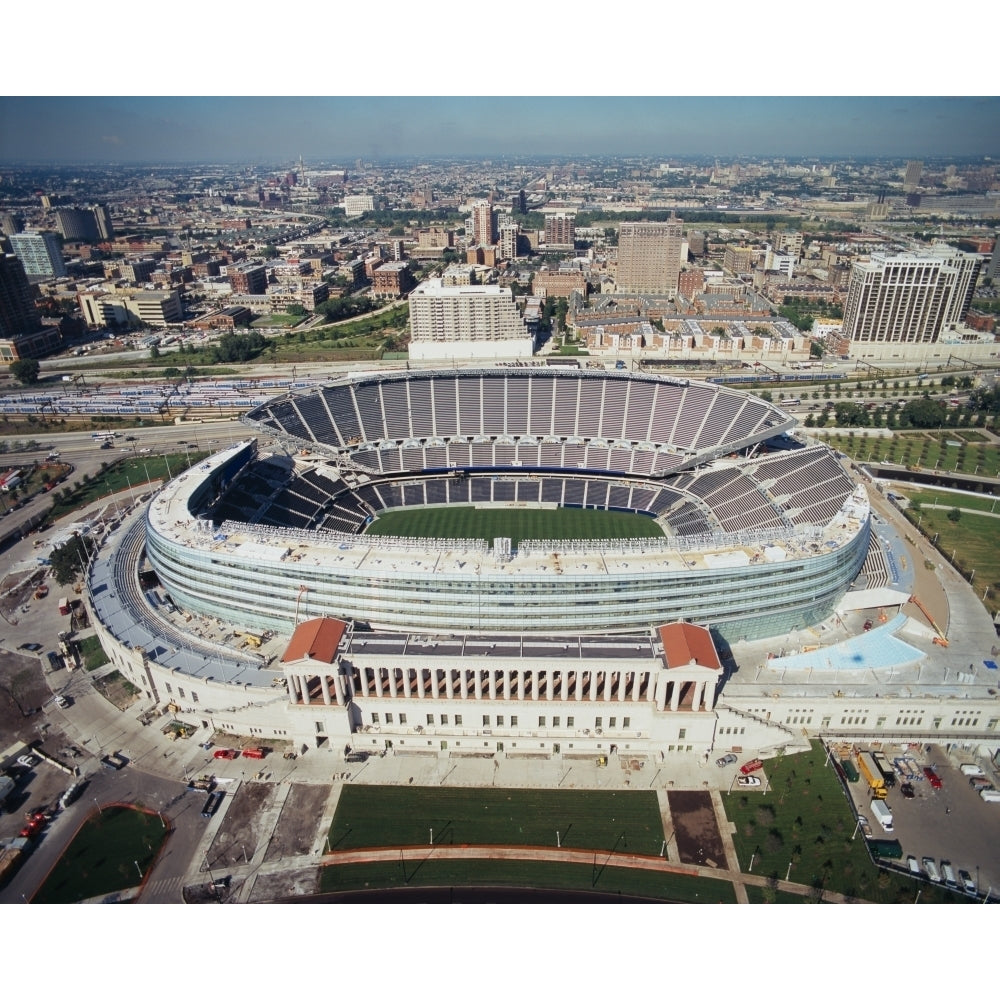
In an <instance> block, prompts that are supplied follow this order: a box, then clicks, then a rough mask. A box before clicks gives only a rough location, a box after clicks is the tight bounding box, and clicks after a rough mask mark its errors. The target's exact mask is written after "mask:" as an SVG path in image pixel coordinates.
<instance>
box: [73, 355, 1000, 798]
mask: <svg viewBox="0 0 1000 1000" xmlns="http://www.w3.org/2000/svg"><path fill="white" fill-rule="evenodd" d="M244 420H245V422H246V423H247V424H248V425H249V427H250V428H252V431H253V433H252V435H250V436H248V438H247V439H246V440H245V441H243V442H240V443H237V444H233V445H232V446H231V447H229V448H226V449H225V450H223V451H220V452H218V453H216V454H214V455H211V456H209V457H208V458H206V459H204V460H202V461H200V462H199V463H198V464H197V465H195V466H192V467H191V468H190V469H188V470H187V471H186V472H184V473H183V474H181V475H180V476H178V477H176V478H175V479H173V480H171V481H170V482H168V483H167V484H166V485H165V486H163V487H162V488H161V489H160V490H158V491H157V492H156V493H155V494H153V496H152V497H151V498H150V499H149V500H147V501H143V502H141V503H138V504H135V505H134V507H133V509H132V510H131V511H130V512H129V513H128V514H127V515H126V516H125V517H123V519H122V521H121V522H120V524H118V525H116V526H115V527H114V528H113V529H112V530H111V531H109V532H108V533H107V534H106V536H105V537H104V538H103V539H102V545H101V547H100V549H99V550H98V552H97V554H96V555H95V557H94V558H93V559H92V560H91V563H90V565H89V566H88V567H87V575H88V595H89V601H90V606H91V611H92V615H91V618H92V621H93V623H94V627H95V630H96V633H97V635H98V637H99V638H100V641H101V644H102V646H103V648H104V650H105V651H106V652H107V654H108V656H109V657H110V659H111V660H112V661H113V663H114V664H115V666H116V667H117V668H118V669H120V670H121V672H122V673H123V674H124V676H125V677H126V678H127V679H128V680H129V681H130V682H131V683H132V684H134V685H135V686H136V688H137V689H139V691H140V692H141V694H142V696H143V698H144V700H143V703H142V704H143V706H144V711H145V712H146V715H147V717H148V718H149V719H150V720H152V719H154V718H155V717H156V716H157V715H160V714H162V713H163V712H170V713H173V714H174V715H175V716H176V717H178V718H179V719H182V720H183V721H184V726H183V727H182V728H183V729H184V730H185V731H186V732H189V733H190V731H191V728H192V727H194V731H207V733H209V734H230V735H231V736H233V737H236V738H240V739H249V740H253V741H256V742H260V741H262V740H271V741H273V744H274V745H275V746H276V747H277V746H280V745H281V744H282V743H285V744H291V746H292V747H294V748H295V749H296V750H298V751H301V750H302V749H304V748H306V747H311V748H325V749H327V750H333V749H343V748H346V749H347V750H348V751H349V752H351V753H354V752H362V751H363V752H366V753H374V752H377V753H379V754H382V755H386V754H391V755H402V756H407V755H422V756H427V757H428V758H430V763H429V764H428V766H429V767H432V768H433V767H437V766H439V764H438V763H435V762H440V761H442V760H446V759H448V758H450V757H455V756H472V757H483V758H493V760H494V762H495V761H496V759H497V757H498V756H503V757H505V758H510V757H517V756H522V757H528V758H537V757H545V758H550V757H554V756H558V757H559V758H560V759H563V760H565V759H569V758H573V757H581V758H587V757H590V758H591V760H593V759H594V757H595V756H596V757H597V758H598V759H599V760H601V759H605V756H602V755H607V754H609V753H617V754H619V755H624V756H622V761H623V766H625V764H626V763H627V762H628V761H635V760H640V761H641V760H642V759H643V758H646V759H655V760H656V761H659V762H662V761H664V760H665V759H667V758H668V757H669V756H670V755H672V754H677V753H683V754H685V755H690V754H701V755H702V757H701V759H702V760H703V761H704V760H707V759H708V755H709V754H710V753H711V752H712V751H714V750H717V749H720V748H727V749H730V750H743V751H756V752H764V751H768V750H774V749H775V748H778V747H785V748H793V747H795V746H805V745H807V742H806V741H807V740H808V738H809V736H811V735H823V736H826V737H827V738H831V737H836V736H838V735H840V736H845V737H851V738H868V739H875V738H879V739H899V740H901V741H904V742H905V741H908V740H912V739H923V738H928V737H930V736H931V735H934V736H936V738H941V736H942V734H951V735H953V736H954V737H955V738H956V739H963V740H967V739H968V738H969V737H971V736H973V735H974V734H975V732H976V731H977V727H979V729H978V731H981V732H982V734H983V736H984V737H986V736H987V735H988V733H987V731H989V733H992V732H993V731H994V730H995V728H996V726H997V725H998V724H1000V723H998V721H997V720H996V719H995V718H994V716H995V699H994V698H993V694H994V692H993V691H991V690H988V684H989V680H990V678H989V676H988V671H987V670H983V669H981V668H980V667H978V666H977V665H976V664H975V663H972V664H970V667H969V669H968V670H967V671H966V670H961V671H958V672H957V676H956V669H955V666H954V663H955V660H956V657H958V658H959V659H961V658H963V657H964V658H965V659H967V660H975V657H976V655H977V653H976V651H977V650H978V649H980V648H985V649H989V648H990V643H991V642H992V641H993V639H992V638H991V637H992V635H993V629H992V624H991V623H990V621H989V618H988V616H986V615H984V613H983V610H982V605H981V604H979V603H978V602H974V601H971V600H970V601H963V600H958V599H957V598H956V599H955V600H951V599H950V600H949V604H950V621H949V622H948V627H949V630H950V632H951V648H945V647H947V646H948V645H949V643H948V642H947V641H945V640H944V637H943V635H942V634H941V630H940V629H938V630H937V631H935V628H936V626H935V627H933V628H932V627H931V626H934V623H933V622H929V623H928V622H924V621H921V620H920V618H919V615H917V613H916V612H914V611H912V610H909V609H910V608H912V605H911V604H910V603H909V601H910V595H911V594H912V589H911V588H912V586H913V584H914V575H913V574H914V567H913V561H912V558H911V557H910V556H909V555H908V554H907V552H906V550H905V548H904V545H903V539H902V538H901V537H900V536H899V535H898V534H897V533H894V532H893V530H892V528H891V526H890V525H888V524H887V522H886V521H885V519H884V518H882V517H877V516H876V515H875V513H874V511H873V510H872V508H871V506H870V503H869V496H868V493H867V491H866V488H865V487H864V486H862V485H859V484H858V483H857V482H855V480H854V479H852V477H851V476H850V475H849V474H848V472H847V471H846V470H845V469H844V468H843V466H842V464H841V462H840V460H839V459H838V456H837V455H836V454H835V453H833V452H832V451H831V450H830V449H828V448H826V447H824V446H822V445H815V444H812V445H805V444H803V443H801V442H800V441H799V440H797V439H795V438H793V437H790V436H789V432H790V431H791V430H792V429H793V428H794V426H795V421H794V418H792V417H791V416H790V415H788V414H787V413H785V412H784V411H782V410H781V409H780V408H779V407H777V406H775V405H773V404H772V403H770V402H768V401H766V400H763V399H760V398H758V397H756V396H752V395H749V394H747V393H745V392H743V391H741V390H739V389H736V388H732V387H728V386H725V385H719V384H710V383H703V382H697V381H688V380H685V379H678V378H664V377H659V376H651V375H642V374H635V373H626V372H619V371H613V372H612V371H594V370H579V369H577V370H568V369H554V368H545V367H541V366H528V365H515V366H510V367H495V368H465V369H455V370H448V371H421V372H379V373H359V374H355V375H352V376H348V377H341V378H337V379H330V380H328V381H327V382H325V383H321V384H318V385H317V384H314V385H311V386H296V387H293V388H291V389H290V391H287V392H286V393H285V394H283V395H281V396H278V397H275V398H273V399H271V400H270V401H268V402H265V403H262V404H260V405H259V406H257V407H256V408H254V409H253V410H251V411H250V412H249V413H248V414H247V415H246V417H245V418H244ZM259 442H270V443H269V444H267V446H266V447H264V446H262V445H260V444H259ZM418 521H420V522H422V523H420V524H418V523H417V522H418ZM386 532H388V533H386ZM894 606H895V611H893V610H892V609H893V607H894ZM887 609H888V610H889V613H888V614H887V613H886V610H887ZM867 618H871V619H873V620H872V621H866V619H867ZM875 618H877V620H878V625H877V626H875V627H872V625H873V624H874V619H875ZM862 623H864V629H862ZM869 629H870V630H869ZM959 650H961V654H959V652H958V651H959ZM956 684H961V685H962V687H961V707H960V709H959V708H956V707H955V706H956V705H957V702H956V697H957V696H956ZM915 692H919V693H915ZM990 745H992V741H990ZM629 766H632V765H629ZM434 774H435V775H436V777H434V778H432V779H431V780H433V781H437V780H439V779H440V775H437V772H434ZM485 780H486V781H487V783H489V780H490V778H487V779H485Z"/></svg>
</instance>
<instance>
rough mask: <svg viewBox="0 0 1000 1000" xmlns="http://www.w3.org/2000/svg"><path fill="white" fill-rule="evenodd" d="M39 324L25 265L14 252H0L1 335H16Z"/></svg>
mask: <svg viewBox="0 0 1000 1000" xmlns="http://www.w3.org/2000/svg"><path fill="white" fill-rule="evenodd" d="M39 326H41V319H40V317H39V315H38V310H37V309H36V308H35V299H34V296H33V295H32V294H31V284H30V283H29V282H28V277H27V275H26V274H25V273H24V265H23V264H22V263H21V261H20V260H18V259H17V257H15V256H14V255H13V254H0V338H3V339H16V338H17V337H21V336H24V334H26V333H33V332H34V331H35V330H37V329H38V328H39Z"/></svg>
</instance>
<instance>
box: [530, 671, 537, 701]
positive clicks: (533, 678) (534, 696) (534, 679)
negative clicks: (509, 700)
mask: <svg viewBox="0 0 1000 1000" xmlns="http://www.w3.org/2000/svg"><path fill="white" fill-rule="evenodd" d="M531 700H532V701H538V671H537V670H536V669H535V668H534V667H532V669H531Z"/></svg>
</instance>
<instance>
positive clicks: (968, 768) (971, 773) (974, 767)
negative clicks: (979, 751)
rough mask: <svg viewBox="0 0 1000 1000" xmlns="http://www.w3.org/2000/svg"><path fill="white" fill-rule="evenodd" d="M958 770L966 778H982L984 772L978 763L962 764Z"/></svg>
mask: <svg viewBox="0 0 1000 1000" xmlns="http://www.w3.org/2000/svg"><path fill="white" fill-rule="evenodd" d="M959 770H960V771H961V772H962V774H964V775H965V776H966V777H967V778H982V777H985V772H984V771H983V769H982V768H981V767H980V766H979V765H978V764H963V765H962V766H961V767H960V768H959Z"/></svg>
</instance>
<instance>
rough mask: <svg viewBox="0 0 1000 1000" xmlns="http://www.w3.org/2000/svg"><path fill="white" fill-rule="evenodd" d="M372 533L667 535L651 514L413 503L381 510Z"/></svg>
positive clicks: (514, 537) (514, 538) (517, 537)
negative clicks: (434, 505)
mask: <svg viewBox="0 0 1000 1000" xmlns="http://www.w3.org/2000/svg"><path fill="white" fill-rule="evenodd" d="M366 534H369V535H396V536H398V537H402V538H483V539H485V540H486V541H492V540H493V539H494V538H509V539H510V540H511V544H512V545H513V546H514V547H515V548H516V547H517V546H518V545H519V544H520V542H521V541H522V539H526V538H528V539H531V538H551V539H572V538H657V537H662V536H663V531H662V530H661V529H660V526H659V525H658V524H657V523H656V522H655V521H654V520H653V518H651V517H645V516H643V515H641V514H623V513H621V512H619V511H608V510H579V509H577V508H566V507H560V508H559V509H557V510H550V509H545V510H541V509H538V508H535V507H502V508H500V507H486V508H479V507H458V506H456V507H414V508H396V509H394V510H385V511H382V512H381V513H380V514H379V515H378V517H377V518H376V519H375V520H374V521H373V522H372V523H371V524H370V525H369V526H368V527H367V529H366Z"/></svg>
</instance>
